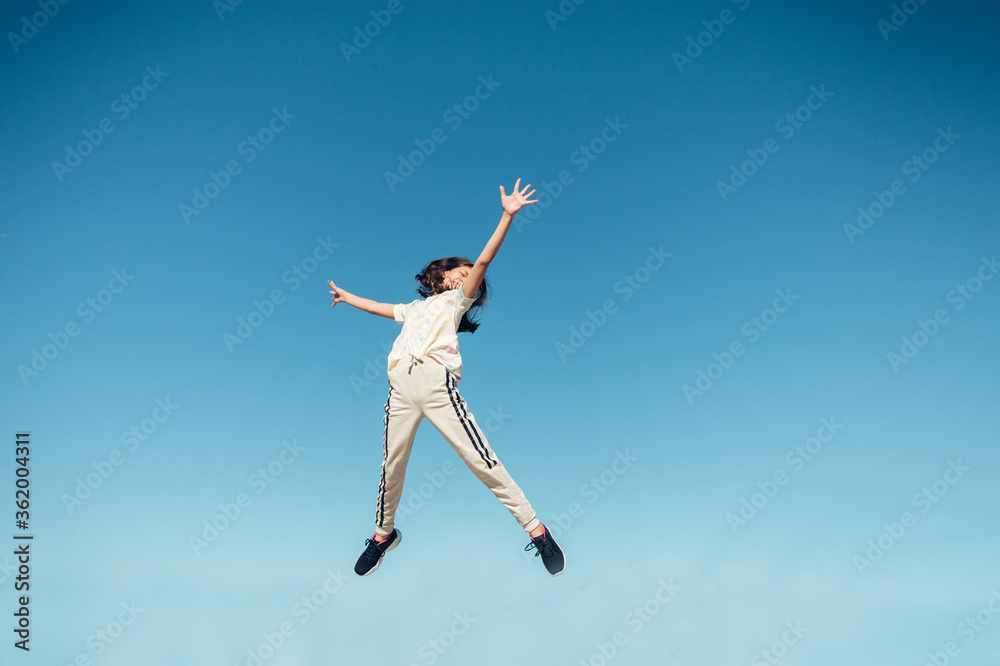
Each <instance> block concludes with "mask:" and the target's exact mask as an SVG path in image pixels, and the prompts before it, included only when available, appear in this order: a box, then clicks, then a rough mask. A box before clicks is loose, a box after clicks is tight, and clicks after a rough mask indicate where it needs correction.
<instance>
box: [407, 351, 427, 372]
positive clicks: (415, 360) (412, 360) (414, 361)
mask: <svg viewBox="0 0 1000 666" xmlns="http://www.w3.org/2000/svg"><path fill="white" fill-rule="evenodd" d="M423 362H424V359H422V358H418V357H416V356H414V355H413V354H410V369H409V370H407V371H406V374H408V375H410V374H413V366H414V365H416V364H417V363H423Z"/></svg>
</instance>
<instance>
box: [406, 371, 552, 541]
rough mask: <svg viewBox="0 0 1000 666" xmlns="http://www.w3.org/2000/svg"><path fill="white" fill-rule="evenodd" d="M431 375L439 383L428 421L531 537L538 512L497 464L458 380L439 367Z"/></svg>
mask: <svg viewBox="0 0 1000 666" xmlns="http://www.w3.org/2000/svg"><path fill="white" fill-rule="evenodd" d="M429 374H430V378H433V377H434V376H435V375H437V377H439V379H438V380H437V384H436V386H435V388H434V390H433V392H432V394H431V395H430V396H429V397H428V400H427V403H426V404H425V406H424V413H425V414H426V415H427V419H428V420H429V421H430V422H431V423H432V424H433V425H434V427H435V428H437V430H438V432H440V433H441V436H442V437H444V438H445V439H446V440H447V441H448V444H450V445H451V447H452V448H453V449H455V452H456V453H458V455H459V456H460V457H461V458H462V460H463V461H464V462H465V464H466V465H468V467H469V469H471V470H472V473H473V474H475V475H476V478H478V479H479V480H480V481H482V482H483V483H484V484H486V487H487V488H489V489H490V490H491V491H492V492H493V494H494V495H496V497H497V499H498V500H500V502H501V503H502V504H503V505H504V506H505V507H507V510H508V511H510V512H511V514H512V515H513V516H514V518H515V520H517V522H518V524H519V525H521V527H522V528H523V529H524V531H525V532H528V533H529V534H530V533H531V532H532V531H536V530H537V529H538V527H539V522H538V519H537V518H536V517H535V510H534V509H532V508H531V504H530V503H529V502H528V500H527V498H526V497H525V496H524V493H523V492H522V491H521V488H520V487H518V485H517V484H516V483H515V482H514V479H512V478H511V476H510V474H508V473H507V468H506V467H504V466H503V464H501V463H500V461H499V460H497V457H496V454H494V453H493V450H492V449H491V448H490V445H489V442H487V441H486V436H485V435H484V434H483V431H482V430H481V429H480V428H479V425H478V424H477V423H476V419H475V417H474V416H473V415H472V413H471V412H470V411H469V409H468V406H467V405H466V404H465V400H464V399H463V398H462V396H460V395H459V394H458V380H457V379H455V377H454V375H452V374H451V373H450V372H448V370H447V368H445V367H443V366H440V365H437V364H435V365H434V366H433V367H432V368H430V373H429Z"/></svg>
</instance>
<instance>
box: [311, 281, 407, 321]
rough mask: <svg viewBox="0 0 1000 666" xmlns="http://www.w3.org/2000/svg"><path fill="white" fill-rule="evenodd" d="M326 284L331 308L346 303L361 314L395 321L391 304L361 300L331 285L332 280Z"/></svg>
mask: <svg viewBox="0 0 1000 666" xmlns="http://www.w3.org/2000/svg"><path fill="white" fill-rule="evenodd" d="M327 284H328V285H330V289H331V291H330V293H331V294H333V305H331V306H330V307H331V308H332V307H333V306H334V305H336V304H337V303H347V304H348V305H353V306H354V307H356V308H357V309H359V310H361V311H362V312H368V313H371V314H373V315H378V316H380V317H387V318H389V319H392V320H393V321H395V319H396V315H395V314H394V312H393V308H395V307H396V306H395V305H394V304H392V303H378V302H376V301H373V300H371V299H369V298H361V297H360V296H355V295H354V294H352V293H350V292H349V291H346V290H345V289H343V288H342V287H338V286H337V285H335V284H334V283H333V280H327Z"/></svg>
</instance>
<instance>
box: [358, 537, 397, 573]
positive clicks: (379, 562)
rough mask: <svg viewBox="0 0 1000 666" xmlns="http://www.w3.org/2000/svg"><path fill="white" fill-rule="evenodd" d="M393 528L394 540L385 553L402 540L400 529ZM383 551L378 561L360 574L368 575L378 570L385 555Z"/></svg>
mask: <svg viewBox="0 0 1000 666" xmlns="http://www.w3.org/2000/svg"><path fill="white" fill-rule="evenodd" d="M393 529H394V530H395V531H396V540H395V541H393V542H392V545H391V546H389V547H388V548H386V549H385V553H388V552H389V551H390V550H392V549H393V548H395V547H396V546H398V545H399V542H400V541H402V540H403V532H402V531H401V530H399V529H396V528H393ZM385 553H382V557H380V558H378V562H376V563H375V566H373V567H372V568H371V570H370V571H369V572H368V573H365V574H361V575H362V576H370V575H372V574H373V573H375V572H376V571H378V568H379V567H380V566H382V559H383V558H384V557H385Z"/></svg>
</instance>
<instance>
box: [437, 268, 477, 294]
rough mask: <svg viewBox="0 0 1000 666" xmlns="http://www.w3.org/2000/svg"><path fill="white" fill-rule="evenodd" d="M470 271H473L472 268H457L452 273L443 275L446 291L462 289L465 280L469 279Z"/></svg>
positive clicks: (447, 272) (448, 272)
mask: <svg viewBox="0 0 1000 666" xmlns="http://www.w3.org/2000/svg"><path fill="white" fill-rule="evenodd" d="M470 270H472V266H457V267H456V268H453V269H451V270H450V271H445V272H444V273H442V274H441V276H442V277H443V278H444V287H445V289H458V288H459V287H461V286H462V282H463V281H465V278H467V277H469V271H470Z"/></svg>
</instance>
